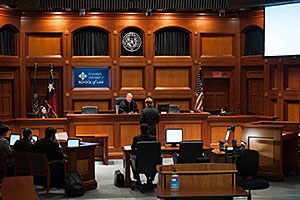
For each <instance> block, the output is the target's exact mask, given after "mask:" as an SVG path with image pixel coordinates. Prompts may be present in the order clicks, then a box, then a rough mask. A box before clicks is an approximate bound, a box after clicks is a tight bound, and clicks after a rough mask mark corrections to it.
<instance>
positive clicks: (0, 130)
mask: <svg viewBox="0 0 300 200" xmlns="http://www.w3.org/2000/svg"><path fill="white" fill-rule="evenodd" d="M8 131H9V128H8V126H6V125H2V126H1V127H0V135H4V134H5V133H7V132H8Z"/></svg>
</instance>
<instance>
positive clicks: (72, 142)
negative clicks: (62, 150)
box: [67, 139, 80, 147]
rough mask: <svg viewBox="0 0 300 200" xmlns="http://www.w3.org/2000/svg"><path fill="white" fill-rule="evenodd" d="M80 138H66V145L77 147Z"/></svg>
mask: <svg viewBox="0 0 300 200" xmlns="http://www.w3.org/2000/svg"><path fill="white" fill-rule="evenodd" d="M79 146H80V139H68V142H67V147H79Z"/></svg>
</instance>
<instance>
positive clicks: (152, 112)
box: [140, 97, 159, 137]
mask: <svg viewBox="0 0 300 200" xmlns="http://www.w3.org/2000/svg"><path fill="white" fill-rule="evenodd" d="M145 104H146V108H144V109H143V110H142V114H141V117H140V124H143V123H146V124H148V125H149V130H148V131H149V132H150V134H151V135H153V136H155V137H156V124H157V123H158V122H159V113H158V110H157V109H155V108H153V101H152V99H151V98H150V97H148V98H146V100H145Z"/></svg>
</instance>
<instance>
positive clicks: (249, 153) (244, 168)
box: [236, 149, 269, 200]
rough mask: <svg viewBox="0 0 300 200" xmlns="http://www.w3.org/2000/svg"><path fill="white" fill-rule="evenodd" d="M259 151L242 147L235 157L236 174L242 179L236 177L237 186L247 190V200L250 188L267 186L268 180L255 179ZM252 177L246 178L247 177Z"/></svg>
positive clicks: (249, 199) (258, 188) (257, 188)
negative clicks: (238, 154)
mask: <svg viewBox="0 0 300 200" xmlns="http://www.w3.org/2000/svg"><path fill="white" fill-rule="evenodd" d="M258 162H259V153H258V152H257V151H255V150H250V149H244V150H243V151H242V152H241V153H240V156H238V157H237V162H236V167H237V170H238V173H237V175H238V176H241V177H242V179H237V182H236V184H237V186H241V187H242V188H243V189H244V190H249V196H248V200H251V190H261V189H266V188H268V187H269V182H268V181H266V180H263V179H256V178H255V176H256V172H257V169H258ZM249 176H250V177H252V179H247V177H249Z"/></svg>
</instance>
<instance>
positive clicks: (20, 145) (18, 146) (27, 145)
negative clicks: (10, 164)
mask: <svg viewBox="0 0 300 200" xmlns="http://www.w3.org/2000/svg"><path fill="white" fill-rule="evenodd" d="M13 149H14V151H30V152H31V151H33V143H32V142H31V141H29V140H28V139H27V138H26V139H24V138H23V139H22V140H17V141H16V142H15V144H14V148H13Z"/></svg>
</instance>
